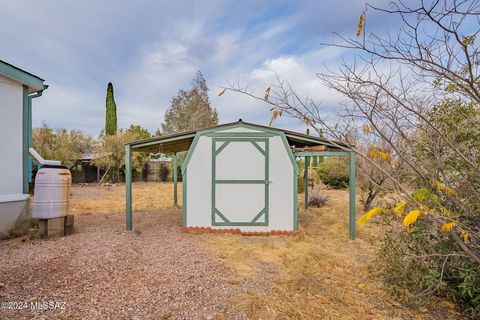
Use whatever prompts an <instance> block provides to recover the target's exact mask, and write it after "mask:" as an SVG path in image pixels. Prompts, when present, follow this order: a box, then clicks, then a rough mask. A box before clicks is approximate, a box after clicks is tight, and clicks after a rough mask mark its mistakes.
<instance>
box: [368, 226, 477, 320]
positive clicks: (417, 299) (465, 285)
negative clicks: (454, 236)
mask: <svg viewBox="0 0 480 320" xmlns="http://www.w3.org/2000/svg"><path fill="white" fill-rule="evenodd" d="M425 230H427V225H426V224H422V222H417V225H416V227H415V229H412V230H411V231H407V230H404V229H403V228H401V227H400V228H398V227H395V226H394V224H391V225H390V227H389V230H387V232H385V236H384V238H383V240H382V245H381V247H380V250H379V252H378V261H377V263H376V265H377V266H378V268H379V271H380V274H381V276H382V278H383V281H384V284H385V289H386V290H387V291H388V292H389V293H391V294H392V295H393V296H394V297H396V298H397V299H398V300H399V301H400V302H402V303H406V304H409V305H413V306H421V305H425V304H428V303H429V297H430V296H432V295H436V296H440V297H444V298H446V299H448V300H450V301H452V302H454V303H456V304H458V305H459V306H461V307H462V308H463V309H464V310H465V311H466V313H467V314H468V315H470V316H471V317H472V318H474V319H480V270H479V268H478V265H476V264H475V263H474V262H472V261H471V260H469V259H468V258H467V257H465V256H464V255H461V254H452V250H453V249H454V247H455V244H454V243H453V242H452V240H451V239H450V237H449V236H448V235H432V234H430V233H425Z"/></svg>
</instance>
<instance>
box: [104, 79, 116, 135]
mask: <svg viewBox="0 0 480 320" xmlns="http://www.w3.org/2000/svg"><path fill="white" fill-rule="evenodd" d="M105 107H106V109H107V110H106V115H105V134H106V135H109V136H113V135H116V134H117V105H116V104H115V98H114V97H113V85H112V83H111V82H109V83H108V86H107V100H106V102H105Z"/></svg>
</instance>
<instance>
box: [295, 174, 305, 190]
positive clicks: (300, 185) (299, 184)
mask: <svg viewBox="0 0 480 320" xmlns="http://www.w3.org/2000/svg"><path fill="white" fill-rule="evenodd" d="M304 181H305V179H304V178H303V176H299V177H298V182H297V191H298V193H303V192H304V191H305V186H304V185H303V182H304Z"/></svg>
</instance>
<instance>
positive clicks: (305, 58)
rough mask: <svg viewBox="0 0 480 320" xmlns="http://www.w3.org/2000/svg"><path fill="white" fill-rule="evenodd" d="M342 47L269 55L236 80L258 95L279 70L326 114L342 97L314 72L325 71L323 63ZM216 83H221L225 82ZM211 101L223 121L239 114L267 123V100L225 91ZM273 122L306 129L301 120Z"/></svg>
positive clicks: (333, 109) (336, 105)
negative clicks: (273, 56)
mask: <svg viewBox="0 0 480 320" xmlns="http://www.w3.org/2000/svg"><path fill="white" fill-rule="evenodd" d="M343 51H344V50H341V49H333V48H323V49H319V50H316V51H313V52H309V53H306V54H303V55H298V56H294V55H289V56H279V57H275V58H269V59H267V60H265V61H264V62H263V64H262V65H261V66H260V67H258V68H254V69H253V70H251V71H250V72H248V73H246V74H243V75H241V76H240V77H238V81H239V83H240V84H241V85H242V86H248V89H249V90H250V91H253V92H254V93H255V94H256V95H258V96H260V97H261V96H262V95H263V92H264V90H265V89H266V88H267V87H269V86H271V85H275V84H276V83H277V81H276V78H275V74H278V76H279V77H280V79H282V80H285V81H287V82H288V83H289V84H290V85H291V86H292V88H293V89H294V90H295V91H296V92H297V93H298V95H299V96H300V97H303V98H307V97H309V98H311V99H313V100H315V101H318V102H321V107H322V109H324V112H325V115H326V116H328V115H331V114H332V113H333V112H335V111H336V109H337V107H338V106H339V104H340V102H341V101H342V100H343V98H342V97H341V96H340V95H339V94H338V93H336V92H334V91H332V90H329V89H328V88H326V87H325V86H324V85H323V84H322V83H321V81H320V80H319V79H318V77H317V76H316V74H317V73H318V72H321V71H324V70H325V65H327V64H331V63H332V62H333V61H335V58H337V57H338V56H339V55H340V54H342V53H343ZM232 81H235V79H234V80H232ZM218 85H219V86H224V85H226V83H220V84H218ZM212 102H213V104H214V105H215V106H216V107H217V108H218V110H219V113H220V116H221V118H222V119H223V120H225V121H236V120H237V119H238V118H242V119H243V120H244V121H250V122H258V123H261V124H267V123H268V121H269V119H270V115H271V113H270V112H269V109H270V107H269V105H268V104H267V103H265V102H262V101H258V100H254V99H252V98H250V97H247V96H244V95H241V94H237V93H233V92H227V94H225V95H224V96H221V97H218V96H214V97H212ZM275 124H276V125H281V126H284V127H286V128H290V129H292V130H300V131H304V130H305V126H304V125H303V123H302V122H301V121H299V120H296V119H279V121H276V122H275Z"/></svg>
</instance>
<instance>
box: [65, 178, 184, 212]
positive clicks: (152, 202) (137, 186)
mask: <svg viewBox="0 0 480 320" xmlns="http://www.w3.org/2000/svg"><path fill="white" fill-rule="evenodd" d="M178 203H179V204H181V203H182V184H181V183H179V184H178ZM172 207H173V184H172V183H170V182H135V183H133V210H134V211H142V212H147V211H156V210H161V209H169V208H172ZM70 212H71V213H72V214H92V213H104V214H124V213H125V184H119V185H115V186H97V185H96V184H91V185H88V186H78V185H75V186H73V187H72V197H71V199H70Z"/></svg>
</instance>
